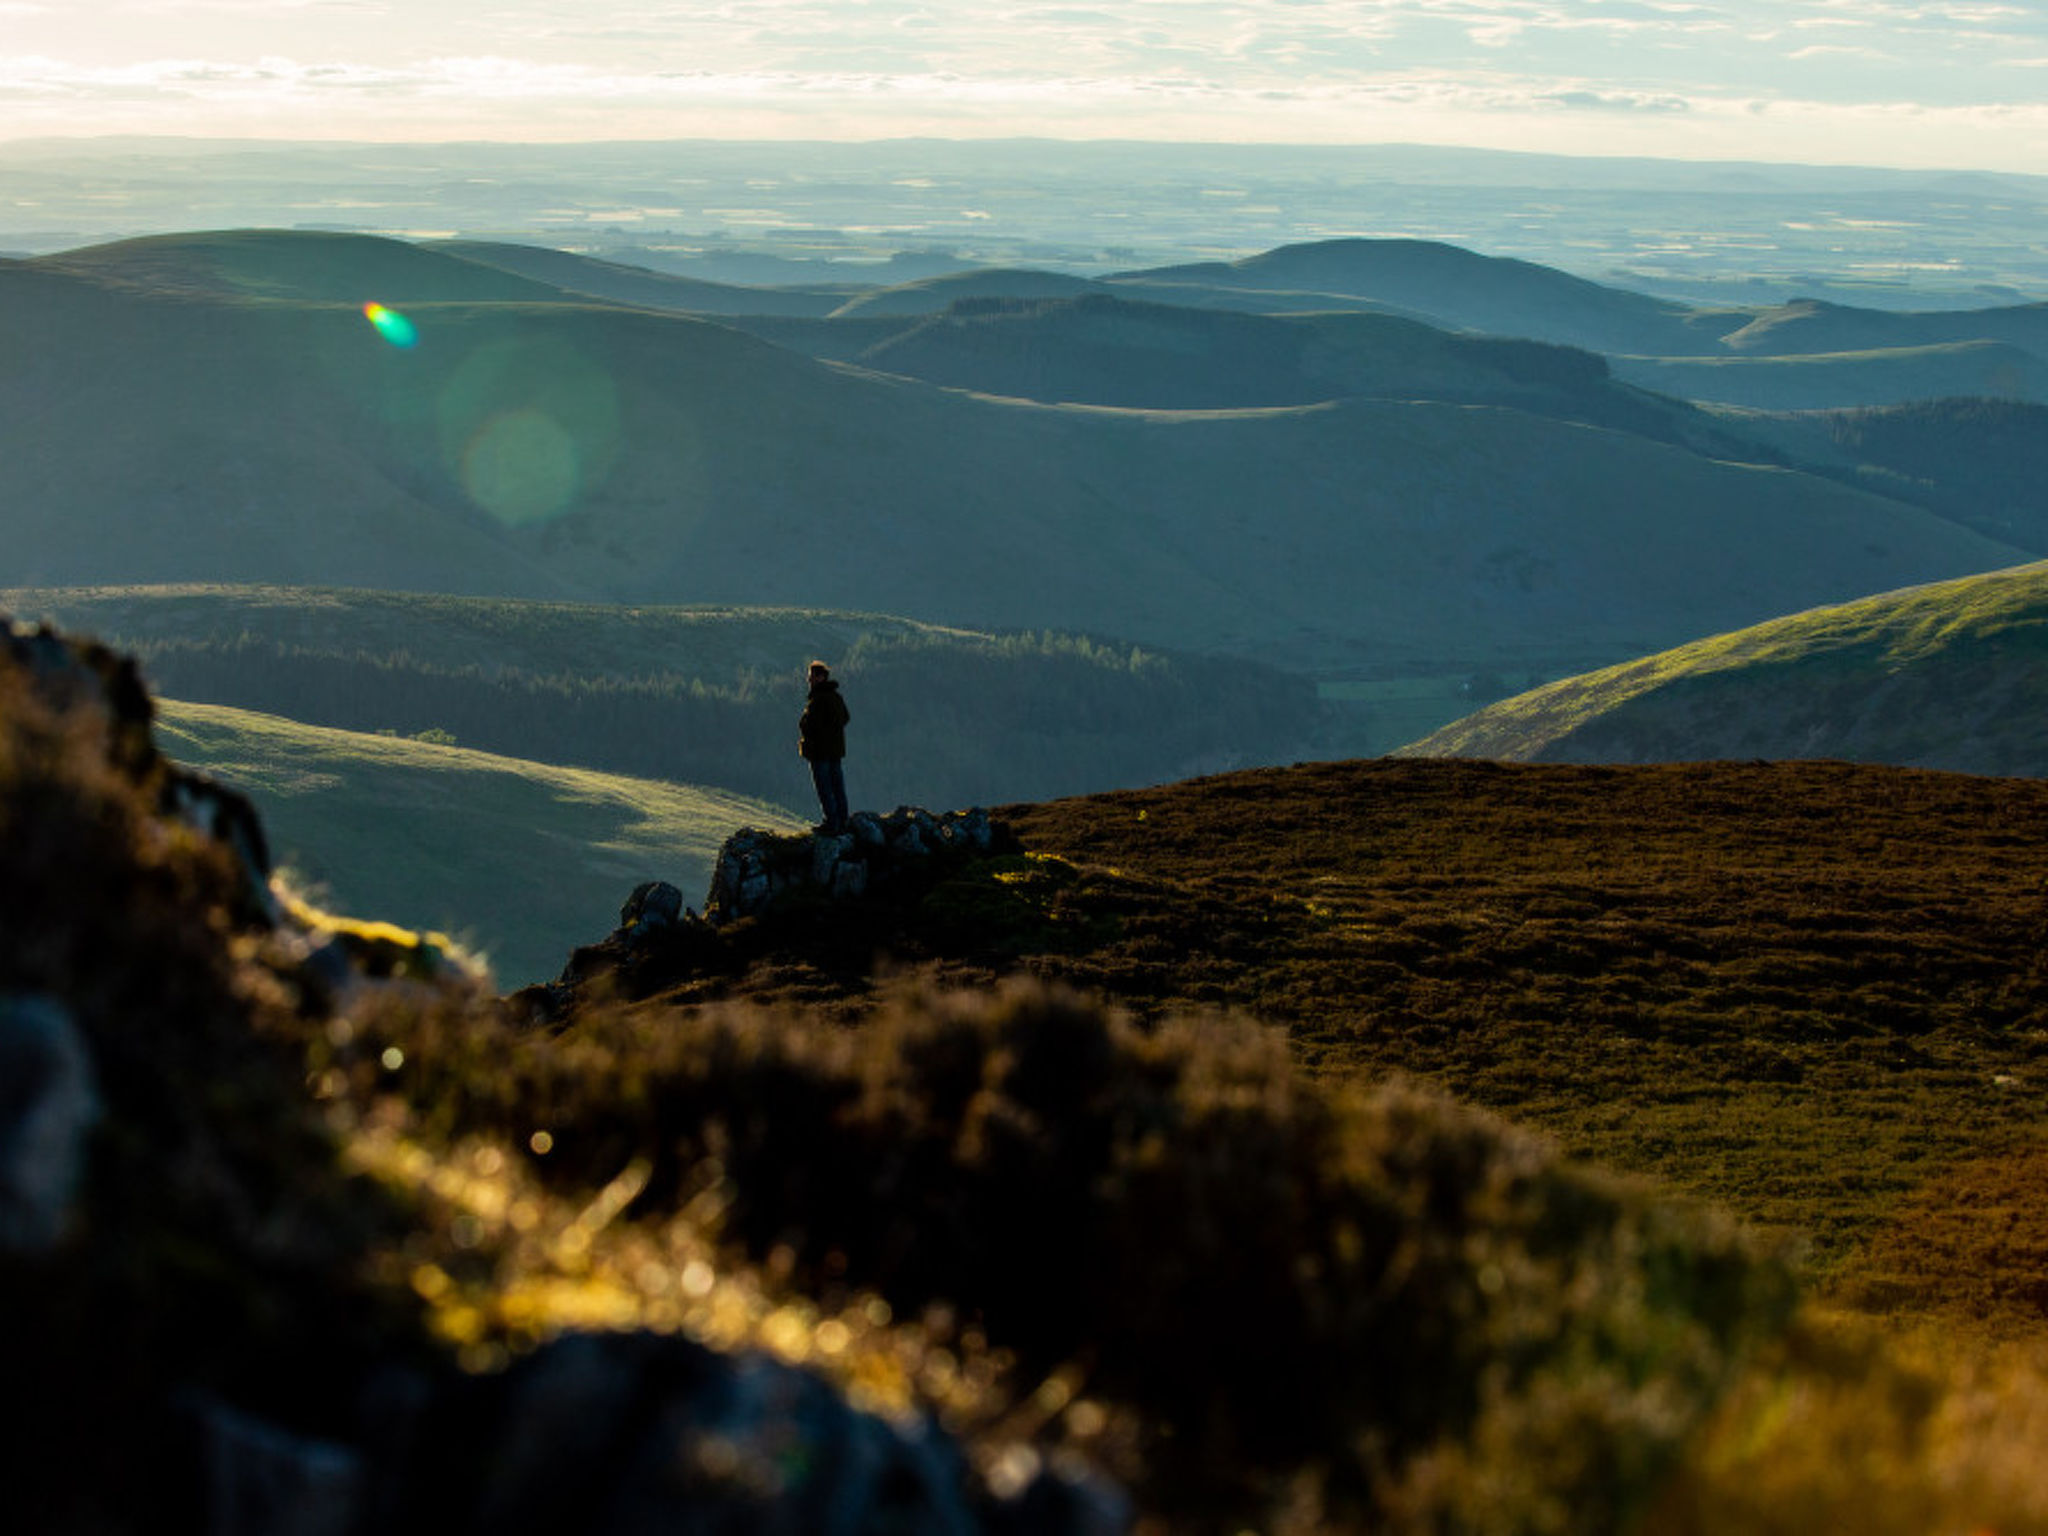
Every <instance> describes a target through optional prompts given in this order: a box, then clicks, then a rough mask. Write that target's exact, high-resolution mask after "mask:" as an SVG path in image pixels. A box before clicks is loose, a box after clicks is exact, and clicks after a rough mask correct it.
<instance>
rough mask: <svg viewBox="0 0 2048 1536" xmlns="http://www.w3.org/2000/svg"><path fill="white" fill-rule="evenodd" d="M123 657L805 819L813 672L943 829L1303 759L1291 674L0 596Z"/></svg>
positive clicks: (615, 613) (410, 613)
mask: <svg viewBox="0 0 2048 1536" xmlns="http://www.w3.org/2000/svg"><path fill="white" fill-rule="evenodd" d="M0 608H5V609H8V610H11V611H12V612H14V613H15V614H17V615H19V616H21V617H23V618H29V619H42V618H51V619H55V620H57V621H58V622H60V623H62V624H63V626H64V627H65V628H67V629H69V630H71V631H73V632H74V633H84V634H94V635H98V636H101V637H103V638H106V639H108V640H110V641H112V642H114V643H116V644H118V645H119V646H120V647H121V648H122V649H124V650H126V651H129V652H132V653H133V654H135V655H136V656H137V657H138V658H139V659H140V660H141V662H142V666H143V669H144V673H145V675H146V676H147V677H148V678H149V679H150V682H151V684H152V686H154V687H157V688H159V689H161V690H162V691H164V692H166V693H169V694H171V695H173V696H175V697H179V698H185V699H192V700H198V701H203V702H206V703H211V704H224V705H235V706H239V707H243V708H249V709H257V710H265V711H269V712H272V713H275V714H289V715H290V716H291V717H292V718H293V719H296V720H300V721H304V722H307V723H309V724H316V725H325V726H335V727H342V728H346V729H351V730H357V731H375V730H383V729H392V730H397V731H399V732H401V733H403V734H406V735H411V734H414V733H417V732H422V731H428V732H435V733H445V734H451V735H452V736H453V737H454V738H455V740H456V741H458V742H460V743H461V745H463V746H464V747H478V748H483V749H485V750H488V751H491V752H496V753H501V754H506V755H509V756H513V757H518V758H525V759H534V760H538V761H541V762H547V763H557V764H563V763H568V764H577V765H580V766H582V767H587V768H596V769H602V770H606V771H609V772H615V773H625V774H632V775H637V776H641V777H647V778H660V779H671V780H683V781H687V782H691V783H698V784H716V785H719V786H721V787H723V788H725V789H729V790H736V791H740V792H743V793H746V794H750V795H757V796H762V797H765V798H767V799H770V800H773V801H776V802H777V803H779V804H783V805H787V806H794V807H807V806H808V805H809V803H810V794H811V791H810V784H809V779H808V777H807V776H806V774H805V772H804V769H803V765H802V763H801V762H800V761H799V760H798V758H797V756H796V752H795V745H794V743H795V721H796V717H797V714H798V712H799V711H800V710H801V709H802V707H803V682H802V673H803V668H804V666H805V664H806V663H807V662H808V661H809V660H810V659H811V658H812V657H822V658H825V659H827V660H828V661H829V662H830V664H831V665H832V666H833V668H834V670H835V671H836V672H837V673H838V674H839V675H840V677H841V678H842V679H843V680H844V682H845V684H846V687H847V690H848V694H849V698H850V700H851V703H852V707H853V709H854V713H855V723H854V728H853V732H852V743H851V745H852V761H851V762H850V763H849V766H848V779H849V786H850V788H851V790H852V793H853V795H854V797H855V798H856V799H857V800H858V801H859V803H860V804H861V805H863V806H868V807H872V808H874V809H878V810H885V811H886V810H888V809H890V808H891V807H893V806H895V805H898V804H901V803H905V802H911V803H917V804H923V805H928V806H932V807H936V808H940V809H944V808H948V807H962V806H968V805H973V804H978V803H979V804H985V803H988V802H990V801H993V800H997V799H1009V798H1014V797H1015V796H1017V795H1020V794H1021V795H1048V796H1049V795H1057V794H1067V793H1073V792H1075V791H1078V790H1083V789H1098V788H1108V787H1113V786H1119V785H1135V784H1152V783H1159V782H1161V781H1163V780H1167V779H1173V778H1183V777H1186V776H1187V775H1188V774H1190V773H1196V772H1202V771H1207V770H1214V769H1218V768H1223V767H1231V766H1239V765H1242V764H1245V763H1249V762H1270V761H1291V760H1293V759H1296V758H1299V757H1303V756H1308V755H1313V751H1314V745H1315V742H1316V739H1317V736H1318V732H1319V728H1320V723H1321V722H1320V715H1319V711H1318V708H1317V705H1316V702H1315V698H1314V694H1313V690H1312V687H1311V685H1310V684H1309V683H1308V682H1307V681H1306V680H1305V679H1302V678H1299V677H1295V676H1290V675H1287V674H1283V673H1279V672H1276V671H1274V670H1272V669H1270V668H1267V667H1262V666H1259V665H1257V664H1255V663H1251V662H1245V661H1233V660H1227V659H1221V658H1195V657H1191V656H1187V655H1180V654H1171V653H1162V652H1158V651H1147V650H1142V649H1139V648H1136V647H1133V646H1129V645H1114V644H1109V643H1104V642H1100V641H1094V640H1090V639H1088V638H1086V637H1082V636H1075V635H1058V634H1044V633H1033V634H1007V635H997V634H990V633H987V632H985V631H980V630H967V629H950V628H943V627H940V626H935V625H929V624H918V623H913V622H911V621H909V620H905V619H898V618H891V617H888V616H886V615H882V614H860V613H836V612H825V611H818V610H798V609H783V610H776V609H761V608H732V609H692V608H659V607H633V608H621V607H612V606H604V605H590V604H569V603H522V602H515V601H510V600H502V599H480V598H465V597H432V596H422V595H417V594H409V593H397V592H367V591H347V590H337V589H331V588H330V589H305V588H279V587H161V586H159V587H141V588H134V587H125V588H85V589H77V588H73V589H55V590H51V589H45V590H33V591H13V592H6V593H0Z"/></svg>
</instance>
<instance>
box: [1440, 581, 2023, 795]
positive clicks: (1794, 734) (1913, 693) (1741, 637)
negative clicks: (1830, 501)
mask: <svg viewBox="0 0 2048 1536" xmlns="http://www.w3.org/2000/svg"><path fill="white" fill-rule="evenodd" d="M2044 689H2048V565H2041V564H2035V565H2027V566H2021V567H2019V568H2017V569H2014V570H2009V571H2000V572H1994V573H1992V574H1990V575H1985V576H1974V577H1967V578H1965V579H1963V580H1960V581H1949V582H1939V583H1935V584H1932V585H1929V586H1924V587H1916V588H1912V589H1909V590H1906V591H1902V592H1891V593H1886V594H1883V595H1881V596H1877V597H1871V598H1866V599H1864V600H1862V601H1860V602H1855V603H1846V604H1841V605H1838V606H1834V607H1828V608H1819V609H1814V610H1811V611H1808V612H1804V613H1798V614H1794V615H1791V616H1790V617H1787V618H1783V619H1778V620H1774V621H1772V622H1770V623H1767V624H1759V625H1756V626H1754V627H1753V628H1749V629H1744V630H1738V631H1735V632H1732V633H1729V634H1722V635H1717V636H1714V637H1713V638H1711V639H1707V640H1700V641H1696V642H1694V643H1693V644H1691V645H1684V646H1679V647H1678V648H1676V649H1675V650H1671V651H1665V652H1662V653H1660V654H1658V655H1655V656H1650V657H1646V658H1644V659H1642V660H1639V661H1633V662H1628V663H1625V664H1623V665H1621V666H1615V667H1608V668H1604V669H1602V670H1601V671H1598V672H1592V673H1588V674H1586V675H1584V676H1581V677H1573V678H1566V679H1565V680H1563V681H1562V682H1557V683H1552V684H1550V685H1548V686H1547V687H1543V688H1538V689H1535V690H1533V691H1531V692H1529V693H1525V694H1521V695H1518V696H1517V697H1515V698H1512V699H1505V700H1502V701H1501V702H1500V703H1498V704H1494V705H1490V706H1488V707H1487V708H1486V709H1483V710H1481V711H1480V712H1479V713H1477V714H1475V715H1471V716H1468V717H1467V718H1466V719H1464V720H1461V721H1457V722H1455V723H1454V724H1452V725H1449V726H1446V727H1444V728H1443V729H1442V730H1440V731H1436V732H1434V733H1432V734H1431V735H1429V736H1426V737H1424V738H1423V739H1422V740H1421V741H1418V742H1416V743H1414V744H1413V745H1412V746H1409V747H1406V748H1404V749H1402V755H1405V756H1425V757H1427V756H1455V757H1493V758H1507V759H1521V760H1526V761H1544V762H1653V761H1660V760H1662V761H1674V760H1689V759H1699V758H1735V757H1769V758H1819V757H1843V758H1851V759H1856V760H1860V761H1866V762H1889V763H1901V764H1907V765H1916V766H1925V767H1939V768H1954V769H1965V770H1969V771H1972V772H1977V773H2004V774H2036V775H2038V774H2048V717H2044V715H2043V712H2042V709H2041V700H2042V697H2043V692H2044Z"/></svg>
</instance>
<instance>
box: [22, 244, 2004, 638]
mask: <svg viewBox="0 0 2048 1536" xmlns="http://www.w3.org/2000/svg"><path fill="white" fill-rule="evenodd" d="M286 246H287V254H288V255H289V257H290V259H291V262H293V263H303V261H304V260H305V256H304V252H305V250H306V247H305V246H304V245H303V244H302V242H300V241H299V240H297V239H293V240H291V241H288V242H286ZM238 259H239V258H238ZM433 260H435V261H437V262H440V263H444V264H445V265H446V267H447V268H449V269H454V270H460V269H461V268H462V266H463V264H462V263H460V262H457V261H456V260H455V258H452V257H447V256H436V257H434V258H433ZM436 270H437V271H438V270H441V269H439V268H437V269H436ZM478 270H481V269H478ZM383 302H385V303H404V302H406V301H404V300H403V299H401V298H399V296H398V295H396V294H394V295H391V296H389V297H387V298H386V299H385V300H383ZM408 313H409V314H410V316H411V319H412V321H413V322H414V324H415V326H416V328H417V337H418V340H417V345H415V346H412V347H409V348H402V347H396V346H393V345H391V344H389V343H388V342H387V341H386V340H385V339H383V338H382V337H381V336H380V335H379V333H378V332H377V331H376V330H375V329H374V328H373V327H372V326H371V325H370V324H369V323H368V322H367V321H365V319H364V318H363V316H362V314H361V313H360V312H358V311H357V310H356V309H353V308H351V307H348V306H346V305H343V304H340V303H332V304H327V303H319V304H315V303H298V302H286V301H281V300H271V299H265V300H254V301H252V300H247V299H242V300H222V299H212V298H207V297H205V296H203V295H201V296H195V295H193V294H190V293H185V294H181V295H179V296H176V297H169V296H153V295H150V294H146V293H142V292H138V291H137V290H135V289H134V288H133V287H129V286H121V287H118V288H116V287H113V286H109V285H107V284H104V283H95V282H87V281H84V280H82V279H80V278H79V277H77V276H76V274H74V273H70V272H65V273H56V272H46V271H42V270H40V269H36V270H31V271H26V272H24V271H23V270H22V269H21V268H19V267H16V268H0V349H4V350H0V355H4V356H5V357H6V358H7V359H8V364H7V366H6V368H5V370H4V372H0V400H4V401H5V402H6V403H7V404H8V405H9V410H8V412H7V414H6V415H5V417H4V418H0V460H4V462H6V463H7V464H8V465H9V479H8V485H7V496H6V501H5V505H4V509H0V533H4V535H5V540H6V549H7V562H8V565H7V578H6V579H7V584H8V585H11V586H26V585H76V584H86V583H129V582H137V581H151V582H162V581H203V582H222V581H236V582H258V583H284V584H315V583H317V584H321V585H348V586H360V587H379V588H388V589H398V590H409V591H428V592H432V591H441V592H468V593H478V594H492V595H511V596H525V597H541V598H554V599H562V598H569V599H583V600H593V599H595V600H608V601H624V602H636V603H685V602H687V603H714V604H741V603H745V604H772V605H794V606H802V607H827V608H840V609H850V610H856V611H870V612H872V611H885V612H893V613H898V614H903V615H907V616H910V617H914V618H917V619H921V620H926V621H932V622H939V623H947V624H958V625H967V626H974V627H992V628H1004V629H1009V628H1016V629H1024V628H1032V629H1038V628H1056V629H1062V630H1079V631H1085V632H1096V633H1112V634H1116V635H1119V636H1121V637H1123V638H1125V639H1128V640H1135V641H1138V642H1141V643H1145V644H1151V645H1159V646H1167V647H1173V648H1179V649H1188V650H1204V651H1215V652H1223V653H1228V654H1235V655H1241V656H1251V657H1256V658H1260V659H1264V660H1268V661H1273V662H1277V663H1281V664H1284V665H1287V666H1290V667H1293V668H1295V669H1298V670H1304V671H1313V670H1316V669H1319V668H1331V667H1357V666H1359V665H1361V664H1364V663H1370V664H1371V665H1373V666H1376V667H1380V668H1382V669H1387V670H1391V671H1393V672H1400V671H1403V670H1411V671H1412V670H1416V669H1421V670H1424V671H1435V672H1439V673H1451V672H1456V671H1459V670H1460V669H1464V670H1470V669H1471V668H1473V667H1475V666H1487V665H1498V664H1500V663H1501V662H1502V660H1503V658H1513V659H1512V660H1511V661H1509V662H1508V664H1509V665H1516V666H1541V667H1545V668H1549V669H1553V670H1555V669H1558V668H1567V667H1568V668H1570V669H1573V670H1578V669H1582V668H1584V667H1585V666H1587V665H1590V664H1594V663H1597V662H1601V661H1606V660H1616V659H1621V658H1623V657H1627V656H1631V655H1639V654H1641V653H1643V652H1644V651H1646V650H1651V649H1654V648H1657V647H1659V646H1662V645H1667V644H1671V643H1675V642H1677V641H1680V640H1684V639H1687V638H1690V637H1693V636H1696V635H1699V634H1702V633H1711V632H1716V631H1719V630H1725V629H1728V628H1731V627H1735V626H1737V625H1740V624H1744V623H1749V622H1754V621H1757V620H1760V619H1763V618H1766V617H1769V616H1771V615H1773V614H1776V613H1783V612H1787V611H1791V610H1794V609H1799V608H1804V607H1809V606H1812V605H1813V604H1814V603H1817V602H1825V601H1830V600H1839V599H1842V598H1847V597H1851V596H1854V595H1857V594H1860V593H1864V592H1869V591H1872V590H1879V589H1883V588H1887V587H1893V586H1898V585H1901V584H1905V583H1908V582H1913V581H1920V580H1927V579H1934V578H1939V577H1943V576H1948V575H1956V574H1961V573H1964V572H1968V571H1972V570H1983V569H1988V568H1995V567H1998V566H2003V565H2009V564H2012V563H2014V561H2015V560H2016V559H2017V558H2019V554H2018V552H2016V551H2014V550H2012V549H2010V548H2008V547H2006V546H2003V545H2000V544H1997V543H1994V542H1992V541H1989V540H1986V539H1983V538H1981V537H1977V536H1975V535H1971V534H1969V533H1967V532H1964V531H1962V530H1959V529H1957V528H1955V527H1953V526H1952V525H1949V524H1947V523H1945V522H1943V521H1942V520H1941V519H1938V518H1934V517H1931V516H1929V515H1928V514H1926V513H1924V512H1922V511H1919V510H1916V509H1913V508H1910V507H1906V506H1903V505H1901V504H1900V503H1898V502H1896V501H1892V500H1888V499H1884V498H1880V497H1875V496H1871V495H1868V494H1865V493H1862V492H1859V491H1856V490H1852V489H1849V488H1845V487H1843V486H1840V485H1835V484H1830V483H1828V482H1826V481H1825V480H1821V479H1816V478H1814V477H1810V476H1802V475H1799V474H1795V473H1788V472H1786V471H1784V470H1783V469H1777V468H1767V467H1757V466H1753V465H1745V464H1740V463H1731V462H1727V461H1724V460H1721V459H1714V458H1706V457H1701V456H1698V455H1695V454H1692V453H1689V452H1686V451H1685V450H1683V449H1681V448H1678V447H1675V446H1670V445H1666V444H1662V443H1658V442H1654V441H1650V440H1647V439H1645V438H1643V437H1641V436H1640V435H1637V434H1634V433H1630V432H1624V431H1615V430H1604V429H1598V428H1592V427H1588V426H1585V425H1581V424H1576V423H1572V422H1563V421H1557V420H1554V419H1547V418H1543V417H1538V416H1533V415H1530V414H1528V413H1526V412H1522V411H1517V410H1513V409H1509V408H1504V407H1500V406H1471V405H1456V404H1446V403H1440V402H1409V401H1398V400H1370V401H1368V400H1355V399H1354V400H1345V401H1339V402H1336V403H1328V404H1317V405H1310V406H1301V407H1292V408H1287V409H1275V410H1248V411H1219V412H1138V411H1126V410H1111V409H1100V408H1085V407H1050V406H1043V405H1035V404H1028V403H1020V402H1013V401H1000V400H990V399H984V398H978V397H974V396H970V395H966V394H963V393H960V392H958V391H948V390H943V389H939V388H936V387H933V386H930V385H925V384H921V383H917V382H914V381H908V380H903V379H900V378H890V377H884V376H879V375H876V374H873V373H869V372H864V371H860V370H849V369H846V368H843V367H834V366H831V365H827V364H821V363H818V362H815V361H813V360H811V359H808V358H804V357H800V356H797V355H794V354H792V353H790V352H788V351H786V350H783V349H781V348H778V347H773V346H770V345H767V344H765V343H763V342H760V341H758V340H756V339H754V338H751V337H747V336H743V335H740V334H738V333H737V332H735V331H732V330H730V329H728V328H725V327H722V326H718V325H714V324H710V323H707V322H703V321H698V320H693V319H689V318H686V317H680V316H673V315H663V314H656V313H652V312H649V311H644V310H634V309H627V308H622V307H617V306H607V305H597V304H569V303H523V302H522V303H495V302H494V303H472V302H460V303H457V302H447V303H436V302H428V303H421V304H414V305H412V306H411V308H410V309H409V310H408ZM86 530H90V532H89V534H87V533H86V532H85V531H86Z"/></svg>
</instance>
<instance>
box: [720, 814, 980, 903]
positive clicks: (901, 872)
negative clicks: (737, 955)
mask: <svg viewBox="0 0 2048 1536" xmlns="http://www.w3.org/2000/svg"><path fill="white" fill-rule="evenodd" d="M1004 835H1005V834H1004V833H1003V832H1002V831H1001V829H999V828H998V827H997V826H996V824H995V822H994V821H993V820H992V819H991V818H990V816H989V814H988V812H987V811H986V810H982V809H979V808H977V809H974V810H967V811H947V812H946V813H944V814H943V815H934V814H933V813H932V812H930V811H928V810H925V809H923V808H922V807H919V806H907V805H903V806H898V807H897V808H896V809H895V810H893V811H891V812H889V813H888V815H886V816H878V815H876V814H875V813H874V812H872V811H861V812H858V813H856V814H855V815H853V816H852V817H850V818H848V821H847V830H846V831H845V832H842V833H837V834H828V833H814V834H809V835H798V836H794V837H779V836H777V835H775V834H774V833H770V832H762V831H759V830H757V829H754V828H748V829H746V830H743V831H740V832H735V833H734V834H733V835H732V836H731V837H729V838H727V839H726V842H725V846H724V847H723V848H721V849H720V850H719V854H718V863H717V866H716V867H715V868H714V869H713V870H712V874H711V889H710V891H709V893H708V894H707V895H706V896H705V899H704V916H705V918H706V919H707V920H708V921H710V922H712V923H714V924H717V923H726V922H730V921H733V920H735V919H737V918H742V917H756V916H759V915H760V914H761V913H763V912H765V911H767V910H768V909H769V908H770V907H771V906H773V905H774V904H775V903H776V902H777V901H778V900H781V899H782V898H784V897H786V896H788V895H791V894H794V893H797V892H807V893H809V894H811V895H814V896H818V897H822V898H823V899H825V900H827V901H858V900H860V899H862V898H864V897H867V896H869V895H872V894H874V893H876V892H878V891H880V890H883V889H885V888H887V887H888V886H890V885H892V884H894V883H897V882H899V881H906V880H915V879H917V878H919V877H926V878H928V877H932V876H935V875H937V874H939V873H940V872H941V871H942V870H943V869H944V868H947V867H950V866H951V864H952V863H954V862H956V861H958V860H961V859H965V858H969V857H972V856H974V855H977V854H984V853H989V852H992V851H993V850H994V849H995V848H996V847H997V845H998V844H999V843H1000V842H1001V841H1002V839H1003V837H1004Z"/></svg>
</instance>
